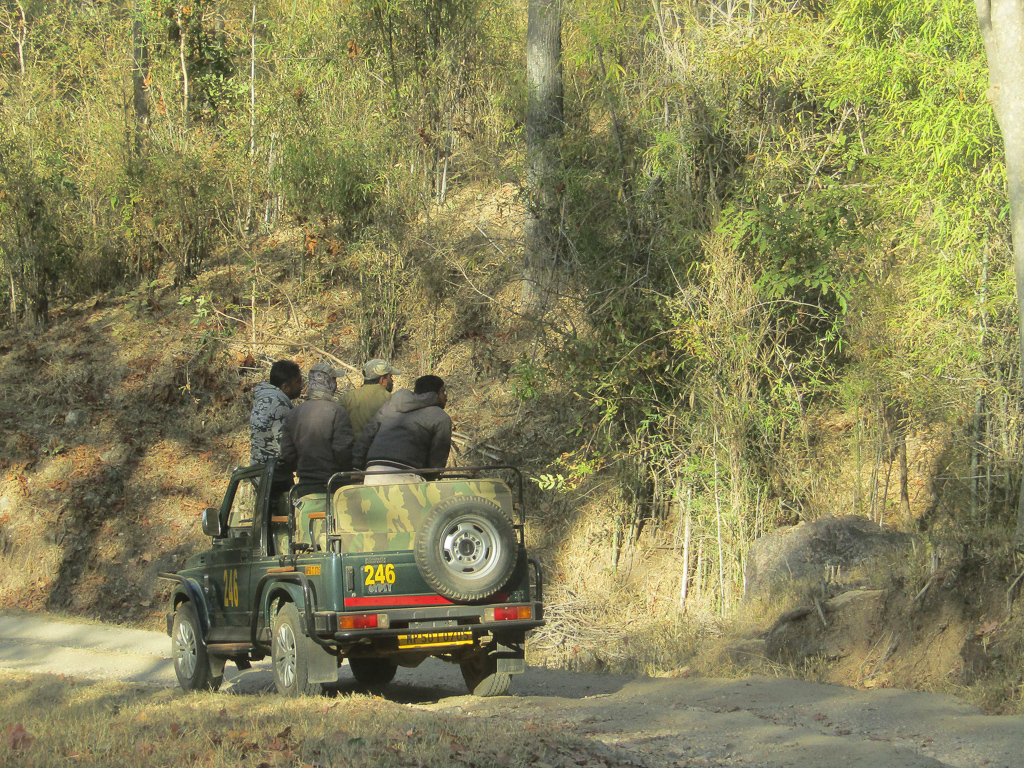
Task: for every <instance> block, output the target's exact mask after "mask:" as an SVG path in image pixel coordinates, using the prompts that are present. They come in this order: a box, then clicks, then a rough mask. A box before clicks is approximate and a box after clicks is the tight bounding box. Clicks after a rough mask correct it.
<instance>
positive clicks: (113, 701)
mask: <svg viewBox="0 0 1024 768" xmlns="http://www.w3.org/2000/svg"><path fill="white" fill-rule="evenodd" d="M0 736H2V739H3V741H2V743H0V765H2V766H8V765H10V766H15V765H16V766H24V767H25V768H36V767H38V768H56V767H57V766H72V765H73V766H97V767H100V766H102V767H103V768H110V767H113V766H131V767H132V768H157V767H158V766H175V768H181V767H183V766H209V768H222V767H223V768H227V766H232V767H235V766H253V768H277V766H294V767H295V768H305V767H306V766H313V767H315V768H327V767H328V766H346V768H347V767H352V768H362V766H366V767H367V768H370V766H375V767H381V768H386V767H387V766H405V767H408V766H415V767H416V768H432V767H433V766H437V767H438V768H441V767H442V766H445V767H447V766H459V765H466V766H470V765H471V766H477V767H478V768H486V767H488V766H497V767H499V768H516V767H517V766H533V768H536V766H538V765H566V766H586V767H587V768H606V766H608V765H612V764H616V763H617V761H615V760H614V759H609V758H608V757H607V756H606V755H601V754H598V752H599V751H601V750H600V748H598V747H596V745H592V744H587V743H586V742H584V741H582V740H579V739H576V738H573V737H572V736H571V735H569V734H563V733H558V732H552V730H551V728H550V727H549V726H547V725H546V724H544V723H532V722H522V721H515V720H511V719H508V718H504V717H502V718H473V717H460V716H457V715H451V714H443V713H434V712H424V711H417V710H414V709H411V708H409V707H406V706H403V705H401V704H395V703H392V702H389V701H386V700H384V699H380V698H376V697H372V696H364V695H352V696H344V697H340V698H337V699H333V700H332V699H326V698H310V699H300V700H287V699H282V698H280V697H278V696H228V695H223V694H192V695H185V694H182V693H180V692H179V691H177V690H174V689H168V688H152V687H144V686H137V685H132V684H127V683H120V682H110V681H103V682H95V681H86V680H75V679H72V678H67V677H63V676H54V675H38V676H26V675H22V674H17V673H12V672H8V671H0Z"/></svg>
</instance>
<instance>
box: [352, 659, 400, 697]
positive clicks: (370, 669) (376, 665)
mask: <svg viewBox="0 0 1024 768" xmlns="http://www.w3.org/2000/svg"><path fill="white" fill-rule="evenodd" d="M348 666H349V669H351V670H352V677H354V678H355V679H356V682H358V683H359V684H360V685H362V686H364V687H365V688H369V689H370V690H371V691H373V690H379V689H381V688H383V687H384V686H385V685H387V684H388V683H390V682H391V681H392V680H394V679H395V673H396V672H397V671H398V665H397V664H396V663H395V662H393V661H392V660H391V659H374V658H370V657H366V656H356V657H352V656H349V659H348Z"/></svg>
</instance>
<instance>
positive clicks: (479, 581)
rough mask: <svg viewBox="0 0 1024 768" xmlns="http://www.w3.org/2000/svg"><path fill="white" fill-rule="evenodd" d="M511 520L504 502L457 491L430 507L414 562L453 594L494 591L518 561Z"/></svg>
mask: <svg viewBox="0 0 1024 768" xmlns="http://www.w3.org/2000/svg"><path fill="white" fill-rule="evenodd" d="M517 551H518V550H517V543H516V535H515V531H514V530H513V529H512V523H511V522H510V521H509V519H508V518H507V517H506V516H505V513H504V512H502V511H501V507H499V506H498V505H497V504H495V503H494V502H493V501H490V500H489V499H484V498H481V497H479V496H456V497H454V498H451V499H445V500H444V501H442V502H441V503H439V504H437V505H436V506H434V507H433V508H431V509H430V510H429V511H428V512H427V514H426V515H425V516H424V518H423V522H422V524H421V525H420V527H419V530H418V531H417V532H416V543H415V553H416V567H417V568H418V569H419V572H420V575H421V576H423V580H424V581H426V582H427V584H428V585H429V586H430V587H431V588H432V589H434V590H435V591H436V592H437V593H438V594H441V595H443V596H444V597H447V598H448V599H449V600H456V601H461V602H471V601H474V600H483V599H486V598H488V597H491V596H492V595H494V594H495V593H496V592H497V591H498V590H500V589H501V588H502V587H503V586H505V584H506V583H507V582H508V580H509V578H510V577H511V576H512V572H513V571H514V570H515V567H516V558H517Z"/></svg>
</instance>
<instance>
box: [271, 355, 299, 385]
mask: <svg viewBox="0 0 1024 768" xmlns="http://www.w3.org/2000/svg"><path fill="white" fill-rule="evenodd" d="M301 375H302V370H301V369H300V368H299V366H298V365H297V364H296V363H293V362H292V361H291V360H278V361H277V362H276V363H274V364H273V365H272V366H270V383H271V384H273V385H274V386H275V387H277V388H278V389H280V388H281V387H282V386H283V385H284V384H287V383H288V382H289V381H291V380H292V379H294V378H295V377H296V376H301Z"/></svg>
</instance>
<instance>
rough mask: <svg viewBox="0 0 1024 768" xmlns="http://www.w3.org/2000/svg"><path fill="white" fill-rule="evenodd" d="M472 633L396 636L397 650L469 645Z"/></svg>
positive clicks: (427, 633) (424, 633) (430, 633)
mask: <svg viewBox="0 0 1024 768" xmlns="http://www.w3.org/2000/svg"><path fill="white" fill-rule="evenodd" d="M472 642H473V633H472V632H417V633H415V634H409V635H399V636H398V647H399V648H427V647H430V646H434V645H470V644H471V643H472Z"/></svg>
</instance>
